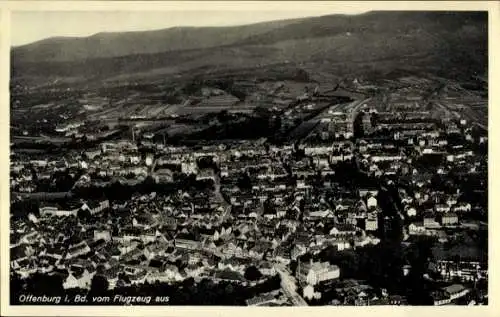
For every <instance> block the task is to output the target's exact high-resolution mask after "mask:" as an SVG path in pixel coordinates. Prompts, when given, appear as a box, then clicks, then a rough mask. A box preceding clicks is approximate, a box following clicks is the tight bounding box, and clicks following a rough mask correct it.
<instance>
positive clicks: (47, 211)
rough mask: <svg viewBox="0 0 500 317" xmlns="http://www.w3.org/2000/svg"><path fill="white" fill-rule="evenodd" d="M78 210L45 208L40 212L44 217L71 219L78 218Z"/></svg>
mask: <svg viewBox="0 0 500 317" xmlns="http://www.w3.org/2000/svg"><path fill="white" fill-rule="evenodd" d="M78 209H79V208H76V209H70V210H64V209H59V208H58V207H54V206H45V207H40V209H39V211H40V216H42V217H49V216H55V217H69V216H76V215H77V213H78Z"/></svg>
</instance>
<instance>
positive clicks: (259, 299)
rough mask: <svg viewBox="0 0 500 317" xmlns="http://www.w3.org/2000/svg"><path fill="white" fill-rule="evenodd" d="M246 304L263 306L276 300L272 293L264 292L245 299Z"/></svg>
mask: <svg viewBox="0 0 500 317" xmlns="http://www.w3.org/2000/svg"><path fill="white" fill-rule="evenodd" d="M245 302H246V304H247V306H264V305H266V304H270V303H274V302H276V298H275V296H274V295H273V294H265V295H260V296H256V297H252V298H250V299H247V300H246V301H245Z"/></svg>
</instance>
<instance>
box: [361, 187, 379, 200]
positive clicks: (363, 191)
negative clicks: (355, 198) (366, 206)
mask: <svg viewBox="0 0 500 317" xmlns="http://www.w3.org/2000/svg"><path fill="white" fill-rule="evenodd" d="M358 194H359V197H360V198H363V197H366V196H368V195H372V196H373V197H376V196H377V195H378V189H375V188H362V189H359V191H358Z"/></svg>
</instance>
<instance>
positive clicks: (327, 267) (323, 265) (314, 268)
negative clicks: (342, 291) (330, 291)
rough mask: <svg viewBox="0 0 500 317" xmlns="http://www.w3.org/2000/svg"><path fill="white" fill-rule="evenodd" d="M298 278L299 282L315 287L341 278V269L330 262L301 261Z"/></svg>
mask: <svg viewBox="0 0 500 317" xmlns="http://www.w3.org/2000/svg"><path fill="white" fill-rule="evenodd" d="M296 276H297V279H298V280H299V281H301V282H303V283H307V284H309V285H312V286H314V285H317V284H319V283H321V282H325V281H330V280H334V279H337V278H339V276H340V269H339V267H338V266H336V265H331V264H330V263H328V262H313V260H312V259H311V260H310V262H309V263H302V262H301V261H299V263H298V267H297V273H296Z"/></svg>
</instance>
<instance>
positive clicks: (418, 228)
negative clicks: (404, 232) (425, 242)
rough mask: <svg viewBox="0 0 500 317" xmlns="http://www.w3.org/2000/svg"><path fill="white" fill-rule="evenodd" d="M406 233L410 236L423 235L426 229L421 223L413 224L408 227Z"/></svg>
mask: <svg viewBox="0 0 500 317" xmlns="http://www.w3.org/2000/svg"><path fill="white" fill-rule="evenodd" d="M408 233H409V234H410V235H425V234H426V229H425V226H424V223H423V222H414V223H411V224H410V225H409V226H408Z"/></svg>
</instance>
